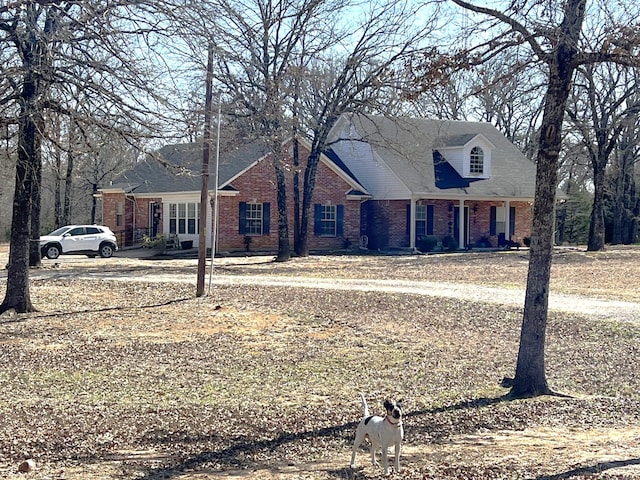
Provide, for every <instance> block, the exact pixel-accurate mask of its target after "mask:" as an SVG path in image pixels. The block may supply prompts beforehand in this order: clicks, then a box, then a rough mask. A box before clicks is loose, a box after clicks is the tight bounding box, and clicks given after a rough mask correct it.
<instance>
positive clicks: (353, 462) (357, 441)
mask: <svg viewBox="0 0 640 480" xmlns="http://www.w3.org/2000/svg"><path fill="white" fill-rule="evenodd" d="M360 427H361V425H358V429H357V430H356V439H355V441H354V442H353V451H352V452H351V464H350V466H351V468H355V466H356V452H357V450H358V448H359V447H360V445H361V444H362V442H363V441H364V438H365V431H364V428H360Z"/></svg>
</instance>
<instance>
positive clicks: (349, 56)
mask: <svg viewBox="0 0 640 480" xmlns="http://www.w3.org/2000/svg"><path fill="white" fill-rule="evenodd" d="M410 5H411V2H396V1H384V2H373V3H364V4H363V3H361V2H351V1H350V0H295V1H284V0H274V1H266V2H264V1H256V0H247V1H241V2H230V1H227V0H209V1H208V2H202V3H200V4H198V5H197V10H196V11H195V12H194V13H193V14H192V17H191V18H192V21H190V22H189V25H190V27H191V28H192V29H193V28H194V26H195V28H199V30H200V33H199V36H200V37H201V38H206V39H207V41H211V42H213V43H214V45H215V47H216V59H217V62H218V66H217V71H216V80H217V83H218V85H219V87H220V89H221V90H222V91H223V92H224V94H225V97H227V99H228V100H229V101H228V102H227V103H228V105H227V108H226V109H225V110H226V112H227V114H232V115H234V116H235V117H236V119H238V120H243V121H245V124H246V125H249V126H250V127H251V131H252V135H253V136H254V138H257V139H260V140H261V141H262V142H263V143H265V144H266V145H268V147H269V150H270V151H271V155H272V161H273V164H274V168H275V173H276V181H277V192H278V193H277V195H278V238H279V246H278V260H286V259H288V258H289V256H290V245H289V230H290V229H289V219H288V218H287V209H286V205H287V189H286V174H287V173H288V172H289V171H290V170H293V172H294V183H296V185H297V187H296V188H294V197H295V198H294V203H295V205H296V213H295V218H294V246H295V251H296V253H298V254H300V255H306V254H307V253H308V247H307V238H306V235H307V231H308V227H309V215H310V211H311V198H312V195H313V189H314V184H315V176H316V170H317V165H318V161H319V158H320V155H321V154H322V153H323V152H324V151H325V150H326V149H327V148H328V146H327V145H326V139H327V135H328V133H329V131H330V130H331V128H332V127H333V125H334V124H335V122H336V120H337V119H338V117H339V116H340V115H341V114H342V113H347V112H365V111H374V110H376V109H379V108H381V107H384V108H385V109H387V108H388V100H389V99H390V98H391V96H392V94H391V92H392V91H393V89H394V88H395V89H397V88H398V81H397V79H396V78H394V77H393V69H394V68H397V67H398V65H399V64H400V61H401V59H402V58H403V55H407V54H408V52H409V51H410V50H411V49H414V48H419V46H420V42H421V40H422V39H423V38H424V35H423V33H422V32H424V31H425V30H426V29H427V26H421V27H420V28H417V29H416V28H414V27H413V24H415V18H416V15H417V13H418V11H417V10H416V9H415V8H412V7H411V6H410ZM418 10H419V9H418ZM205 12H206V14H205ZM212 12H215V15H213V14H212ZM347 17H349V18H350V19H351V21H350V22H345V21H344V19H345V18H347ZM423 18H426V17H423ZM202 19H215V23H211V24H209V23H207V22H206V21H202ZM203 43H204V42H203V41H201V42H200V44H198V43H196V44H195V48H196V49H200V50H202V51H203V50H204V46H203ZM383 97H384V99H385V101H384V102H382V101H381V99H382V98H383ZM298 135H302V136H306V137H308V138H310V139H311V143H312V151H311V154H310V155H309V158H308V160H307V163H306V167H305V171H304V180H303V187H302V191H300V190H299V182H300V175H301V174H302V172H300V166H299V165H295V162H296V160H294V165H291V164H290V162H289V160H288V157H289V154H288V152H286V151H285V148H286V145H285V141H286V140H287V139H289V138H292V137H294V136H298ZM294 148H295V147H294Z"/></svg>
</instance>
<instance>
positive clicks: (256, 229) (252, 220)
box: [244, 203, 262, 235]
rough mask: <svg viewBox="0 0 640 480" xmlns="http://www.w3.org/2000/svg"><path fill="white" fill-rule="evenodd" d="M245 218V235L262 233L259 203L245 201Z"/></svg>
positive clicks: (260, 205)
mask: <svg viewBox="0 0 640 480" xmlns="http://www.w3.org/2000/svg"><path fill="white" fill-rule="evenodd" d="M245 219H246V222H247V229H246V231H245V232H244V233H246V234H247V235H262V204H261V203H247V211H246V216H245Z"/></svg>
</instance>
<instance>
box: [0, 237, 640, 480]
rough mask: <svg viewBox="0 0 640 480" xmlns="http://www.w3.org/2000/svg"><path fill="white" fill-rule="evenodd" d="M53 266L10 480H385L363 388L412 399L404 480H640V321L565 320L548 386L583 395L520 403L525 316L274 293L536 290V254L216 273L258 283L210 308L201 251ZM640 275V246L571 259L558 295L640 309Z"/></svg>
mask: <svg viewBox="0 0 640 480" xmlns="http://www.w3.org/2000/svg"><path fill="white" fill-rule="evenodd" d="M43 265H44V266H43V268H42V269H40V270H37V271H33V272H32V297H33V301H34V304H35V305H36V307H37V308H38V309H39V311H38V312H35V313H32V314H28V315H15V314H10V313H8V314H5V315H3V316H2V317H0V391H1V392H3V393H2V395H1V396H0V477H2V478H9V479H14V478H34V479H35V478H37V479H66V480H80V479H87V478H92V479H99V480H101V479H129V478H143V479H150V480H151V479H153V480H155V479H161V478H171V479H187V480H198V479H219V478H220V479H222V478H225V479H249V478H250V479H262V480H288V479H309V480H320V479H372V478H378V477H380V476H381V473H382V472H381V469H379V468H377V467H373V466H371V465H370V464H369V463H368V453H367V451H366V449H363V450H361V451H360V452H359V454H358V465H359V466H358V467H357V468H356V469H350V468H349V467H348V462H349V458H350V449H351V446H350V444H351V442H352V440H353V432H354V430H355V422H356V421H357V420H358V419H359V417H360V415H361V411H360V404H359V399H358V392H360V391H362V392H364V393H365V394H366V396H367V398H368V401H369V405H370V407H371V409H372V410H373V411H375V412H377V413H380V411H381V403H382V399H383V397H384V396H386V395H392V396H396V397H401V398H403V400H404V402H405V419H404V425H405V434H406V438H405V442H404V448H403V453H402V455H401V466H402V468H403V471H402V472H401V473H396V474H394V475H393V477H394V478H407V479H570V478H591V479H633V478H640V394H638V391H639V387H640V380H639V379H638V377H637V375H636V370H637V368H636V365H637V360H638V358H639V356H638V350H639V347H638V345H639V343H638V339H639V338H640V319H637V321H635V320H634V319H633V318H631V320H629V318H627V317H625V318H624V319H616V318H609V319H607V320H601V318H600V317H599V316H598V315H597V313H598V312H594V315H589V314H575V313H567V312H563V311H552V312H551V313H550V316H549V325H548V331H547V369H548V374H547V375H548V379H549V383H550V385H551V387H552V388H554V389H555V390H557V391H560V392H562V393H565V394H568V395H569V396H568V397H562V398H561V397H541V398H536V399H528V400H517V401H507V400H506V399H505V397H504V395H505V394H506V393H507V390H506V389H504V388H502V387H501V386H500V381H501V379H502V378H503V376H508V375H512V374H513V368H514V365H515V358H516V355H517V348H518V335H519V323H520V321H521V307H519V306H517V305H511V304H509V305H500V304H496V303H494V302H489V301H478V300H477V299H475V300H473V301H469V300H465V299H464V298H453V297H439V296H430V295H419V294H406V293H397V292H393V291H388V292H387V291H383V290H381V291H358V290H353V291H348V290H347V291H345V290H331V289H325V288H323V289H317V288H310V287H309V286H296V287H292V286H283V285H280V286H273V285H269V284H268V283H267V282H266V279H267V278H272V277H291V278H298V279H300V278H312V279H313V278H316V279H320V278H330V279H363V280H365V279H387V280H389V284H390V285H393V282H394V280H395V281H400V280H402V281H415V282H440V283H444V282H446V283H448V284H449V283H450V284H463V285H472V286H473V285H477V286H478V287H480V286H482V287H499V288H504V289H522V288H524V285H525V281H526V272H527V254H526V252H524V251H521V252H499V253H488V254H455V255H433V256H388V257H385V256H312V257H308V258H303V259H294V260H292V261H291V262H287V263H284V264H280V263H274V262H271V261H270V259H269V258H265V257H247V258H226V259H216V261H215V269H214V272H215V273H216V274H217V275H225V276H237V277H247V278H251V279H252V280H251V282H248V283H233V284H232V283H231V282H229V283H228V284H226V285H224V284H223V285H218V284H216V285H215V286H214V288H213V290H212V292H211V294H210V295H208V296H205V297H201V298H196V297H195V295H194V293H195V273H196V262H195V260H193V259H173V258H159V259H158V258H156V259H149V258H145V259H140V258H135V257H134V256H132V255H129V256H124V255H123V256H119V257H117V258H113V259H91V260H89V259H83V258H79V257H63V258H61V259H60V260H58V261H56V262H50V261H46V260H45V262H44V264H43ZM256 277H258V278H263V279H265V281H264V282H256V281H254V279H255V278H256ZM106 278H108V280H107V279H106ZM134 278H135V281H133V279H134ZM189 278H191V279H192V280H189ZM639 278H640V249H635V248H620V249H613V248H612V249H609V250H608V251H606V252H602V253H597V254H590V253H586V252H584V251H581V250H579V249H571V250H560V251H558V252H557V253H556V254H555V257H554V267H553V271H552V292H554V293H555V292H557V293H562V294H565V295H575V296H568V297H566V298H568V299H570V301H575V302H580V301H581V300H583V299H584V298H587V297H589V298H592V297H595V298H600V299H604V300H609V301H623V302H627V303H640V289H638V287H637V283H638V279H639ZM27 458H32V459H33V460H34V461H35V465H36V468H35V470H34V471H32V472H30V473H19V472H18V467H19V465H20V464H21V462H22V461H23V460H25V459H27Z"/></svg>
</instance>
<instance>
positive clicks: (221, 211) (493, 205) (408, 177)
mask: <svg viewBox="0 0 640 480" xmlns="http://www.w3.org/2000/svg"><path fill="white" fill-rule="evenodd" d="M328 144H329V146H330V148H329V149H328V150H327V151H326V152H325V153H324V154H323V155H322V156H321V158H320V162H319V166H318V172H317V180H316V187H315V190H314V197H313V202H312V203H313V204H314V208H313V212H312V215H313V219H312V221H310V222H309V223H310V227H309V228H310V231H309V248H310V249H311V250H325V251H326V250H335V249H341V248H344V247H345V246H347V245H349V244H358V243H360V244H361V245H362V246H367V247H368V248H374V249H381V250H387V249H396V248H411V249H413V248H423V245H425V242H426V241H427V240H430V239H435V240H437V241H439V242H440V243H442V242H444V243H445V244H448V245H450V246H451V245H453V246H454V248H455V246H459V247H460V248H464V247H467V246H471V245H481V246H489V245H491V246H502V245H506V244H508V242H509V241H513V242H521V241H522V240H523V239H524V238H525V237H527V236H528V235H529V234H530V228H531V205H532V202H533V198H534V187H535V166H534V164H533V163H532V162H530V161H529V160H528V159H526V158H525V157H524V155H523V154H522V153H521V152H520V151H519V150H518V149H517V148H516V147H515V146H514V145H513V144H512V143H511V142H509V141H508V140H507V139H506V138H505V137H504V136H503V135H502V134H501V133H500V132H499V131H498V130H497V129H496V128H495V127H493V126H492V125H491V124H487V123H478V122H454V121H434V120H427V119H415V118H396V119H391V118H385V117H371V116H358V115H350V116H349V115H343V116H342V117H340V119H339V120H338V122H337V123H336V125H335V126H334V128H333V129H332V132H331V134H330V137H329V143H328ZM300 151H301V152H302V153H301V154H300V166H299V170H298V171H302V172H304V167H305V165H306V158H307V155H308V152H309V144H308V143H307V142H306V141H304V140H301V141H300ZM289 152H290V153H292V149H291V148H290V149H289ZM201 163H202V144H198V143H191V144H180V145H168V146H165V147H163V148H161V149H160V150H159V151H158V152H157V155H155V156H154V157H153V158H148V159H147V160H146V161H144V162H141V163H139V164H138V165H136V166H135V167H134V168H133V169H132V170H130V171H128V172H126V173H125V174H124V175H122V176H121V177H120V178H118V179H116V180H115V181H114V182H113V184H112V185H109V186H106V187H104V188H101V189H100V192H101V196H102V201H103V222H104V223H105V224H106V225H108V226H109V227H111V229H112V230H113V231H114V232H116V234H118V235H120V236H121V238H122V241H123V242H124V244H131V243H135V242H137V241H139V240H140V238H141V237H142V236H143V235H149V236H150V237H155V236H156V235H159V234H163V235H177V236H178V237H179V239H180V241H181V242H185V241H194V243H196V244H197V233H198V225H199V218H200V215H199V208H200V189H201V174H200V172H201ZM292 164H293V162H291V164H290V167H291V168H287V172H288V173H287V175H288V177H287V185H288V187H287V188H288V191H287V199H288V203H289V206H288V214H289V219H290V220H289V222H290V233H291V234H292V232H293V228H292V224H293V221H292V218H293V211H294V208H293V202H292V201H291V200H292V199H293V186H292V185H293V171H294V170H295V168H294V167H293V166H292ZM302 179H303V175H300V184H302ZM212 181H213V175H211V176H210V186H209V188H210V192H211V195H212V194H213V184H212V183H211V182H212ZM218 185H219V187H218V219H219V220H218V226H217V240H216V251H218V252H231V251H245V250H251V251H272V252H273V251H275V250H277V245H278V235H277V207H276V202H277V196H276V193H277V192H276V184H275V174H274V167H273V165H272V163H271V156H270V154H269V151H268V150H267V149H266V148H265V147H264V145H261V144H259V143H255V142H254V143H249V144H246V145H242V146H240V147H237V148H234V149H232V150H229V151H227V152H225V153H222V154H221V156H220V164H219V183H218ZM209 209H210V207H209ZM211 217H212V215H211V211H209V213H208V215H207V227H206V231H207V232H209V233H208V239H207V245H208V246H210V245H211V233H210V232H211V230H212V229H211V220H210V219H211ZM121 243H122V242H121Z"/></svg>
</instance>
